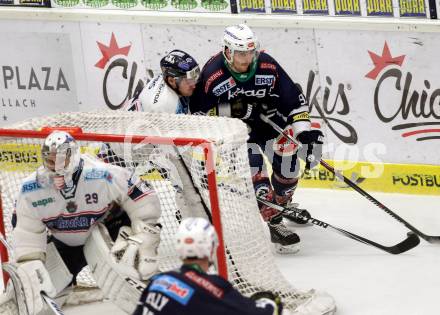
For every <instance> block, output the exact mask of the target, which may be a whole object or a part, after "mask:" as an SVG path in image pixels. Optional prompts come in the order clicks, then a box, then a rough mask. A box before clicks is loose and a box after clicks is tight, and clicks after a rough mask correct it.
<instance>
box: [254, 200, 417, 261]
mask: <svg viewBox="0 0 440 315" xmlns="http://www.w3.org/2000/svg"><path fill="white" fill-rule="evenodd" d="M257 200H258V202H261V203H262V204H265V205H266V206H269V207H271V208H273V209H276V210H278V211H280V214H278V215H282V214H283V213H285V212H288V211H293V212H295V213H296V216H297V217H299V218H300V219H303V220H305V221H307V222H309V223H311V224H314V225H317V226H319V227H322V228H324V229H330V230H332V231H335V232H336V233H339V234H341V235H344V236H347V237H349V238H351V239H353V240H355V241H358V242H361V243H364V244H367V245H370V246H373V247H376V248H379V249H381V250H383V251H386V252H387V253H390V254H394V255H397V254H401V253H404V252H406V251H408V250H410V249H412V248H414V247H416V246H417V245H418V244H419V243H420V239H419V238H418V236H417V235H416V234H414V233H412V232H408V237H407V238H406V239H404V240H403V241H402V242H400V243H398V244H396V245H394V246H384V245H381V244H379V243H376V242H373V241H371V240H369V239H367V238H365V237H362V236H359V235H356V234H354V233H351V232H348V231H346V230H344V229H341V228H338V227H336V226H333V225H331V224H330V223H327V222H324V221H321V220H318V219H315V218H312V217H309V216H303V215H302V214H301V211H299V210H296V209H294V208H285V207H282V206H280V205H277V204H274V203H272V202H270V201H267V200H265V199H262V198H260V197H257Z"/></svg>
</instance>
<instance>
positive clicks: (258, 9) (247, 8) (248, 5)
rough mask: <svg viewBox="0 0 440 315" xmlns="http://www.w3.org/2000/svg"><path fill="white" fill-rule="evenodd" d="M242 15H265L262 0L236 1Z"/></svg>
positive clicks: (264, 6)
mask: <svg viewBox="0 0 440 315" xmlns="http://www.w3.org/2000/svg"><path fill="white" fill-rule="evenodd" d="M238 3H239V10H240V12H242V13H266V5H265V3H264V0H238Z"/></svg>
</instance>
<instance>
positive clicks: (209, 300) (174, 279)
mask: <svg viewBox="0 0 440 315" xmlns="http://www.w3.org/2000/svg"><path fill="white" fill-rule="evenodd" d="M217 246H218V240H217V234H216V232H215V229H214V227H213V226H212V225H211V224H210V223H209V222H208V221H207V220H205V219H203V218H187V219H184V220H183V221H182V223H181V224H180V226H179V229H178V231H177V233H176V250H177V252H178V254H179V256H180V258H181V259H182V260H183V265H182V267H181V268H180V270H175V271H168V272H164V273H160V274H157V275H156V276H154V277H153V278H152V279H151V281H150V283H149V285H148V286H147V288H145V290H144V292H143V293H142V296H141V299H140V301H139V303H138V307H137V308H136V310H135V312H134V315H143V314H162V315H167V314H169V315H172V314H181V315H184V314H210V315H217V314H218V315H220V314H228V315H234V314H237V315H238V314H240V315H246V314H249V315H250V314H253V315H257V314H260V315H281V312H282V309H283V305H282V303H281V300H280V298H279V297H278V296H276V295H275V294H272V293H270V292H258V293H255V294H254V295H253V296H252V297H251V298H247V297H245V296H243V295H241V293H240V292H238V291H237V290H235V289H234V288H233V287H232V285H231V284H230V283H229V282H228V281H226V280H224V279H223V278H221V277H219V276H217V275H211V274H207V271H208V268H209V266H210V265H211V263H212V262H213V257H214V255H215V252H216V249H217Z"/></svg>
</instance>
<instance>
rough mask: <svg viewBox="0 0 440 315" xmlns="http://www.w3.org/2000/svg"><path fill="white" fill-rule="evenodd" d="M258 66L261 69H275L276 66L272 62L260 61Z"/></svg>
mask: <svg viewBox="0 0 440 315" xmlns="http://www.w3.org/2000/svg"><path fill="white" fill-rule="evenodd" d="M260 68H261V69H270V70H274V71H275V70H276V69H277V67H276V66H275V65H274V64H273V63H268V62H262V63H261V64H260Z"/></svg>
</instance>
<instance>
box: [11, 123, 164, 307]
mask: <svg viewBox="0 0 440 315" xmlns="http://www.w3.org/2000/svg"><path fill="white" fill-rule="evenodd" d="M41 154H42V159H43V165H42V166H40V167H39V168H38V170H37V171H36V172H34V173H32V174H31V175H30V176H29V177H27V178H26V179H25V180H24V181H23V183H22V185H21V190H20V193H19V195H18V198H17V202H16V209H15V216H14V218H13V221H15V228H14V230H13V239H14V247H15V248H14V256H15V259H16V262H17V266H16V270H17V275H18V277H19V279H20V281H21V283H22V287H23V288H24V290H23V291H24V300H25V305H26V308H27V311H28V313H29V314H30V315H33V314H38V313H39V312H40V311H41V310H42V309H43V306H44V302H43V298H42V296H41V293H40V292H44V293H46V294H47V295H48V296H50V297H56V296H59V295H60V293H61V292H62V291H63V290H65V289H66V288H67V287H68V286H69V285H70V284H71V283H72V282H73V283H74V282H75V277H76V275H77V274H78V273H79V272H80V271H81V269H82V268H83V267H84V266H85V265H87V262H86V258H85V256H84V253H83V247H84V244H85V242H86V239H87V238H88V237H89V235H90V233H91V230H92V228H93V227H94V226H96V225H97V223H100V222H103V223H104V224H105V225H106V226H107V228H108V230H109V233H110V235H111V236H112V238H113V240H115V239H116V237H117V236H118V233H119V236H118V237H119V238H125V239H130V240H136V242H129V243H128V242H123V241H120V239H119V241H116V243H115V246H116V247H117V248H114V249H112V251H120V250H123V249H124V248H123V247H124V246H128V244H130V246H131V248H130V252H131V254H132V256H133V257H134V256H136V257H137V258H138V259H137V260H138V263H137V264H136V265H135V266H134V265H133V264H134V259H132V260H131V261H130V260H127V259H121V261H119V265H124V263H126V264H127V266H126V268H125V269H124V266H122V267H121V268H120V270H119V271H121V270H122V271H124V270H127V273H130V275H131V276H133V272H132V271H133V269H135V273H136V274H135V277H136V278H138V279H139V280H145V279H148V278H150V277H151V276H152V275H153V274H155V273H156V272H157V269H158V267H157V247H158V244H159V236H160V225H158V224H157V221H158V219H159V216H160V205H159V200H158V198H157V196H156V194H155V191H154V190H153V189H152V187H151V186H150V185H149V184H148V183H147V182H145V181H142V180H140V179H138V178H136V177H135V176H134V175H133V174H132V173H131V172H130V171H129V170H128V169H124V168H121V167H118V166H114V165H109V164H106V163H104V162H101V161H99V160H97V159H95V158H93V157H92V156H89V155H87V154H81V153H80V149H79V146H78V144H77V143H76V141H75V139H74V138H73V137H72V136H71V135H70V134H69V133H67V132H64V131H55V132H53V133H51V134H50V135H49V136H48V137H47V138H46V139H45V142H44V145H43V148H42V152H41ZM122 209H124V210H122ZM124 225H125V226H124ZM122 226H124V227H123V228H122V229H120V228H121V227H122ZM47 231H49V233H48V232H47ZM119 231H120V232H119ZM133 244H134V245H133ZM133 253H135V254H133ZM123 258H124V257H123ZM92 269H93V268H92ZM122 273H124V272H122Z"/></svg>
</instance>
